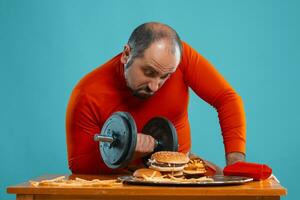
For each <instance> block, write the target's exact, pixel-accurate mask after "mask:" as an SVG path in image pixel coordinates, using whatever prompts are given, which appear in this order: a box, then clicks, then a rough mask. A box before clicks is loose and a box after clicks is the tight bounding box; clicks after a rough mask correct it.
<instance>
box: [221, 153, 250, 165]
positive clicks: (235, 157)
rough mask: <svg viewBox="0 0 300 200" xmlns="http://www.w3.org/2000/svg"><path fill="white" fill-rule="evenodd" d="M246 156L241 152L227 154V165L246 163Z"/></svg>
mask: <svg viewBox="0 0 300 200" xmlns="http://www.w3.org/2000/svg"><path fill="white" fill-rule="evenodd" d="M245 157H246V156H245V154H243V153H241V152H231V153H228V154H226V165H231V164H234V163H236V162H238V161H245Z"/></svg>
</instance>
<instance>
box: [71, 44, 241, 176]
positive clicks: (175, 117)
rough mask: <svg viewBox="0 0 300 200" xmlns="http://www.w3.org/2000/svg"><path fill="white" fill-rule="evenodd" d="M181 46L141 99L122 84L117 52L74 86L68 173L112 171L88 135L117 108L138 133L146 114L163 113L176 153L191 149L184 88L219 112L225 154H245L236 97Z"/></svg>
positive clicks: (195, 55) (196, 55)
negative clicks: (163, 77) (176, 59)
mask: <svg viewBox="0 0 300 200" xmlns="http://www.w3.org/2000/svg"><path fill="white" fill-rule="evenodd" d="M182 45H183V54H182V60H181V62H180V64H179V66H178V68H177V70H176V72H175V73H173V74H172V75H171V77H170V78H169V79H168V80H167V81H166V82H165V84H164V85H163V86H162V87H161V88H160V89H159V91H157V92H156V93H155V95H154V96H152V97H150V98H148V99H146V100H145V99H139V98H137V97H134V96H133V95H132V93H131V91H130V90H129V89H128V88H127V86H126V82H125V79H124V71H123V70H124V67H123V65H122V63H121V62H120V57H121V55H120V54H119V55H117V56H116V57H114V58H113V59H111V60H110V61H108V62H107V63H105V64H103V65H102V66H100V67H98V68H97V69H95V70H94V71H92V72H91V73H89V74H88V75H86V76H85V77H84V78H83V79H82V80H81V81H80V82H79V83H78V84H77V86H76V87H75V88H74V90H73V92H72V94H71V97H70V101H69V104H68V108H67V116H66V131H67V146H68V161H69V168H70V169H71V171H72V172H73V173H84V174H95V173H110V172H111V170H110V169H108V168H107V167H106V166H105V164H104V163H103V160H102V158H101V155H100V152H99V147H98V142H95V141H94V140H93V137H94V135H95V134H96V133H100V131H101V128H102V126H103V124H104V122H105V120H106V119H107V118H108V117H109V116H110V115H111V114H112V113H113V112H116V111H126V112H129V113H130V114H131V115H132V116H133V118H134V119H135V121H136V125H137V129H138V132H141V130H142V128H143V126H144V125H145V124H146V122H147V121H149V120H150V119H151V118H153V117H156V116H164V117H166V118H167V119H169V120H170V121H171V122H172V123H173V124H174V126H175V128H176V130H177V135H178V143H179V151H180V152H188V151H190V149H191V133H190V125H189V121H188V101H189V91H188V88H191V89H192V90H193V91H194V92H195V93H196V94H197V95H198V96H199V97H200V98H202V99H203V100H205V101H206V102H207V103H209V104H210V105H212V106H213V107H215V108H216V110H217V111H218V116H219V121H220V125H221V130H222V135H223V141H224V146H225V151H226V153H229V152H243V153H244V152H245V138H246V121H245V114H244V109H243V104H242V100H241V98H240V97H239V96H238V95H237V93H236V92H235V91H234V90H233V89H232V87H231V86H230V85H229V84H228V83H227V82H226V80H225V79H224V78H223V77H222V76H221V75H220V74H219V73H218V72H217V70H216V69H215V68H214V67H213V66H212V65H211V64H210V63H209V62H208V61H207V60H206V59H205V58H204V57H202V56H201V55H200V54H199V53H197V52H196V51H195V50H194V49H192V48H191V47H190V46H189V45H188V44H186V43H185V42H182Z"/></svg>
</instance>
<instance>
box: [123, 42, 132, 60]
mask: <svg viewBox="0 0 300 200" xmlns="http://www.w3.org/2000/svg"><path fill="white" fill-rule="evenodd" d="M130 50H131V49H130V46H129V45H128V44H126V45H125V46H124V49H123V52H122V55H121V63H123V64H126V63H127V62H128V59H129V55H130Z"/></svg>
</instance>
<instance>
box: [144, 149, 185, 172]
mask: <svg viewBox="0 0 300 200" xmlns="http://www.w3.org/2000/svg"><path fill="white" fill-rule="evenodd" d="M188 162H189V157H188V156H187V155H185V154H184V153H180V152H173V151H159V152H156V153H154V154H152V155H151V158H150V159H149V163H150V166H149V168H151V169H154V170H157V171H160V172H162V173H163V175H164V174H172V175H173V176H180V175H182V174H183V173H182V171H183V169H184V167H185V166H186V164H187V163H188Z"/></svg>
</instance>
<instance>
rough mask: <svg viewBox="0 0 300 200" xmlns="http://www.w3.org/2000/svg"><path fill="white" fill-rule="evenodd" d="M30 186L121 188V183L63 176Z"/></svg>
mask: <svg viewBox="0 0 300 200" xmlns="http://www.w3.org/2000/svg"><path fill="white" fill-rule="evenodd" d="M29 182H30V184H31V185H32V186H35V187H38V186H50V187H51V186H53V187H114V186H121V185H122V183H120V182H118V181H117V180H116V179H111V180H99V179H93V180H90V181H89V180H85V179H81V178H75V179H74V180H69V179H66V177H65V176H59V177H56V178H54V179H49V180H41V181H29Z"/></svg>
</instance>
